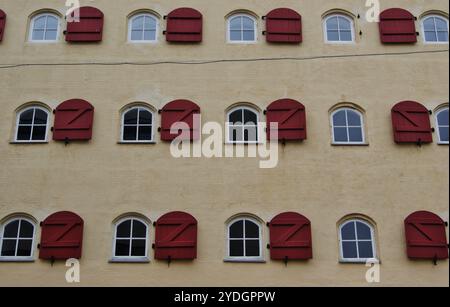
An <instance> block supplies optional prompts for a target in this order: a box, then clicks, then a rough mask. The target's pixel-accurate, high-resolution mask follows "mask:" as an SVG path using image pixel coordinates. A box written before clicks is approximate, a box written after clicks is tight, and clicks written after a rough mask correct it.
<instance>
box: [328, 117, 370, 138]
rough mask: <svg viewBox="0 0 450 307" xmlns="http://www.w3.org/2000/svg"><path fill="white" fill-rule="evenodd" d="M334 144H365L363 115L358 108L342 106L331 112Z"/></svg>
mask: <svg viewBox="0 0 450 307" xmlns="http://www.w3.org/2000/svg"><path fill="white" fill-rule="evenodd" d="M331 125H332V127H333V129H332V133H333V144H341V145H352V144H364V142H365V137H364V124H363V116H362V114H361V113H360V112H358V111H357V110H354V109H351V108H341V109H338V110H336V111H334V112H333V113H332V114H331Z"/></svg>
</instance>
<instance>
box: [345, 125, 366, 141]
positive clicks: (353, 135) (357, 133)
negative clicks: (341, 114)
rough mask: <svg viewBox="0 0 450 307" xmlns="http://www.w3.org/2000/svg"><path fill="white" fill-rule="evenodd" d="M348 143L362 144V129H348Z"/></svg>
mask: <svg viewBox="0 0 450 307" xmlns="http://www.w3.org/2000/svg"><path fill="white" fill-rule="evenodd" d="M348 132H349V134H350V135H349V141H350V142H362V141H363V135H362V128H348Z"/></svg>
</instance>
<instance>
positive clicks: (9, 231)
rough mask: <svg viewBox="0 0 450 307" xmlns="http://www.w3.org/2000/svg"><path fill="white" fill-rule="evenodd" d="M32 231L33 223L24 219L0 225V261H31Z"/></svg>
mask: <svg viewBox="0 0 450 307" xmlns="http://www.w3.org/2000/svg"><path fill="white" fill-rule="evenodd" d="M34 229H35V227H34V223H33V222H32V221H31V220H29V219H27V218H24V217H16V218H12V219H10V220H8V221H6V222H5V223H4V224H2V225H0V247H1V254H0V260H1V259H3V260H19V261H20V260H24V261H26V260H32V257H33V246H34Z"/></svg>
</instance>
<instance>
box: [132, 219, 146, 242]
mask: <svg viewBox="0 0 450 307" xmlns="http://www.w3.org/2000/svg"><path fill="white" fill-rule="evenodd" d="M133 237H134V238H146V237H147V226H145V224H144V223H142V222H139V221H136V220H134V221H133Z"/></svg>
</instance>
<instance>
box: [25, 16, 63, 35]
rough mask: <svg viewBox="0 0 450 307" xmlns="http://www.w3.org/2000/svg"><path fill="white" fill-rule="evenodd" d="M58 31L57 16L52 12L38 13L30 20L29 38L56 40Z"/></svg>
mask: <svg viewBox="0 0 450 307" xmlns="http://www.w3.org/2000/svg"><path fill="white" fill-rule="evenodd" d="M58 33H59V17H58V16H56V15H54V14H49V13H46V14H40V15H37V16H35V17H33V19H32V20H31V31H30V35H31V37H30V40H31V41H33V42H40V41H48V42H51V41H57V40H58Z"/></svg>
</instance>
